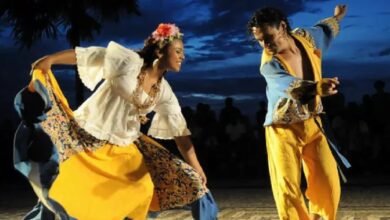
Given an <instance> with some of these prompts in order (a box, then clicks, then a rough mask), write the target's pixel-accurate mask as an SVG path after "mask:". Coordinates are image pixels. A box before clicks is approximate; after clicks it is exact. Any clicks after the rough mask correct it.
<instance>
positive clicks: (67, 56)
mask: <svg viewBox="0 0 390 220" xmlns="http://www.w3.org/2000/svg"><path fill="white" fill-rule="evenodd" d="M76 63H77V61H76V53H75V50H74V49H69V50H63V51H60V52H57V53H54V54H51V55H47V56H45V57H43V58H41V59H39V60H37V61H35V62H34V63H33V64H32V69H40V70H42V72H43V73H47V71H48V70H50V68H51V66H52V65H55V64H65V65H75V64H76Z"/></svg>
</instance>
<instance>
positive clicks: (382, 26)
mask: <svg viewBox="0 0 390 220" xmlns="http://www.w3.org/2000/svg"><path fill="white" fill-rule="evenodd" d="M336 4H347V6H348V13H347V16H346V17H345V18H344V20H343V21H342V23H341V32H340V35H339V36H338V38H336V40H335V41H334V43H333V44H332V46H331V48H330V49H329V50H328V52H327V53H326V54H325V56H324V62H323V74H324V76H325V77H331V76H339V78H340V80H341V83H342V87H341V89H340V90H341V91H343V92H344V93H345V96H346V97H347V100H350V101H359V100H360V98H361V95H363V94H366V93H367V94H372V93H373V92H374V90H373V89H372V82H373V81H374V80H376V79H382V80H385V81H386V82H387V84H388V87H389V84H390V77H389V73H390V71H389V67H390V23H389V22H386V21H388V20H389V19H390V7H389V6H390V3H389V2H388V1H386V0H372V1H366V0H353V1H352V0H351V1H333V0H331V1H319V0H318V1H304V0H300V1H298V0H297V1H294V0H293V1H291V0H276V1H259V0H258V1H249V0H247V1H233V0H216V1H210V0H207V1H206V0H198V1H191V0H177V1H173V0H170V1H163V0H144V1H139V6H140V8H139V9H140V11H141V13H142V15H141V16H139V17H137V16H123V17H122V18H121V21H120V22H119V23H105V24H103V29H102V31H101V32H100V33H99V34H96V35H95V39H94V40H93V41H92V42H82V46H89V45H100V46H106V45H107V44H108V42H109V41H111V40H113V41H116V42H118V43H121V44H123V45H125V46H127V47H130V48H134V49H138V48H141V47H142V44H143V40H144V39H145V38H146V37H147V36H148V35H149V34H150V33H151V32H152V31H153V30H154V29H155V27H156V26H157V25H158V24H159V23H161V22H164V23H176V24H177V25H178V26H179V27H180V29H181V31H182V32H183V33H184V39H185V51H186V61H185V63H184V64H183V66H182V71H181V72H180V73H179V74H168V77H167V78H168V80H169V81H170V82H171V84H172V87H173V89H174V90H175V91H176V92H177V95H178V97H179V99H180V102H181V103H182V105H190V106H192V107H194V106H195V104H196V103H197V102H204V103H208V104H211V105H212V107H214V108H215V109H218V108H220V107H221V105H222V104H223V99H224V98H225V97H226V96H233V97H234V98H235V99H236V103H237V105H238V106H246V110H244V111H246V112H247V113H248V114H252V113H253V112H254V111H255V110H256V109H255V108H257V106H258V104H257V103H258V102H259V101H260V100H262V99H263V98H264V90H265V84H264V80H263V79H262V78H261V77H260V75H259V71H258V68H259V62H260V54H261V49H260V47H259V46H258V45H257V44H256V43H254V42H253V41H251V38H250V35H248V34H247V32H246V23H247V21H248V19H249V18H250V16H251V15H252V13H253V12H254V11H255V10H256V9H258V8H261V7H263V6H278V7H279V8H281V9H283V10H284V11H285V12H286V14H287V15H288V17H289V18H290V23H291V26H292V28H295V27H309V26H312V25H314V24H315V23H316V22H317V21H319V20H321V19H323V18H326V17H329V16H332V15H333V11H334V7H335V5H336ZM10 35H11V29H10V28H9V27H7V26H5V25H4V24H2V25H1V24H0V54H1V60H0V62H1V63H0V65H1V66H2V69H1V70H0V80H1V82H2V83H3V86H1V93H2V98H1V103H0V104H1V105H4V106H5V108H3V114H2V118H4V117H9V116H12V115H13V114H14V113H13V110H12V101H13V97H14V95H15V94H16V92H17V91H18V90H20V89H21V88H22V87H23V86H24V85H25V84H26V83H27V82H28V80H29V77H28V72H29V68H30V66H29V65H30V63H31V62H32V61H33V60H35V59H37V58H39V57H41V56H43V55H45V54H48V53H53V52H55V51H58V50H62V49H67V48H69V46H68V45H69V44H68V43H67V42H66V40H65V39H64V36H59V37H58V39H57V40H49V39H43V40H42V41H40V42H37V44H36V45H34V46H33V47H32V48H31V49H30V50H27V49H18V45H16V44H15V41H14V40H13V39H12V37H11V36H10ZM56 74H57V75H58V77H59V78H60V79H63V80H64V90H67V89H68V90H69V94H70V93H71V92H72V85H71V82H70V81H71V80H72V79H73V78H72V77H71V74H73V72H71V71H69V70H65V71H62V70H58V71H57V72H56ZM386 90H389V89H388V88H386ZM206 96H208V97H206ZM68 98H70V99H71V98H72V97H68ZM251 117H252V116H251Z"/></svg>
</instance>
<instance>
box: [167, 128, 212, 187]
mask: <svg viewBox="0 0 390 220" xmlns="http://www.w3.org/2000/svg"><path fill="white" fill-rule="evenodd" d="M175 142H176V145H177V147H178V149H179V151H180V154H181V155H182V156H183V158H184V160H185V161H186V162H187V163H188V164H190V165H191V166H192V167H193V168H194V169H195V170H196V171H197V172H198V173H199V174H200V176H201V177H202V180H203V185H204V186H205V187H206V183H207V178H206V175H205V173H204V171H203V169H202V166H201V165H200V163H199V161H198V158H197V156H196V153H195V148H194V145H193V144H192V141H191V139H190V137H189V136H181V137H175Z"/></svg>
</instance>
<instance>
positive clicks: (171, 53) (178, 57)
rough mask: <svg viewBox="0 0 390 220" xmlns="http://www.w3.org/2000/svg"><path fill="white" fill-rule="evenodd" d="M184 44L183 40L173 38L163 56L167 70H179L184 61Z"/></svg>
mask: <svg viewBox="0 0 390 220" xmlns="http://www.w3.org/2000/svg"><path fill="white" fill-rule="evenodd" d="M184 59H185V56H184V45H183V41H181V40H173V41H172V43H170V44H169V45H168V47H167V49H166V51H165V54H164V56H163V57H162V62H163V63H164V66H165V68H166V69H167V70H170V71H174V72H179V71H180V68H181V64H182V62H183V61H184Z"/></svg>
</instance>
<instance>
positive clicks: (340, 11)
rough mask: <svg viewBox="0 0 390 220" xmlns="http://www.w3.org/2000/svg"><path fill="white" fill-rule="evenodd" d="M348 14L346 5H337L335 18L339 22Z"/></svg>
mask: <svg viewBox="0 0 390 220" xmlns="http://www.w3.org/2000/svg"><path fill="white" fill-rule="evenodd" d="M346 13H347V6H346V5H336V8H335V9H334V17H335V18H336V19H337V20H339V21H340V20H341V19H343V18H344V16H345V14H346Z"/></svg>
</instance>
